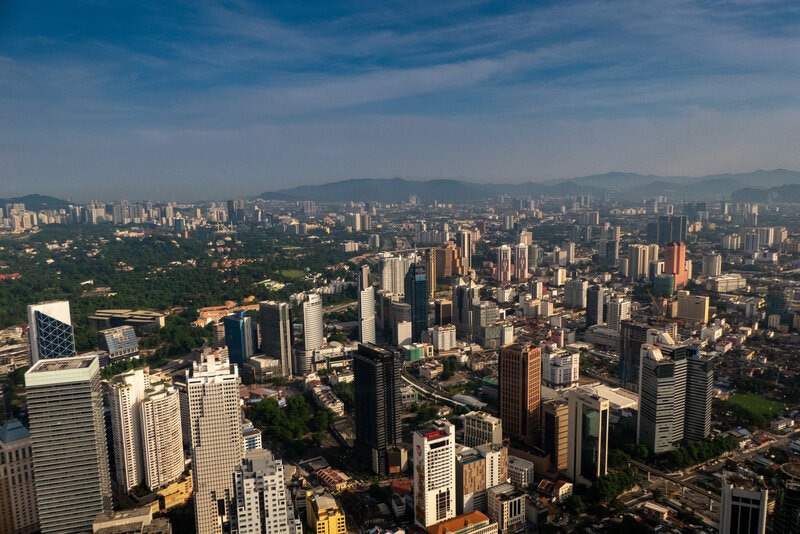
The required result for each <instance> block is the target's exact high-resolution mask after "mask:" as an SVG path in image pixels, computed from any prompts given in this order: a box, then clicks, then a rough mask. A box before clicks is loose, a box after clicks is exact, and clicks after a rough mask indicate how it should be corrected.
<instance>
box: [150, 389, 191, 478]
mask: <svg viewBox="0 0 800 534" xmlns="http://www.w3.org/2000/svg"><path fill="white" fill-rule="evenodd" d="M139 413H140V415H141V428H142V448H143V453H142V458H143V460H144V481H145V483H146V484H147V487H148V488H150V489H153V490H154V489H156V488H160V487H162V486H166V485H167V484H170V483H172V482H174V481H175V480H177V479H178V478H179V477H180V476H181V474H182V473H183V471H184V469H185V465H184V461H183V440H182V439H181V406H180V399H179V395H178V390H177V389H175V388H174V387H172V386H169V385H167V384H165V383H164V382H158V383H154V384H151V386H150V389H148V390H147V391H146V392H145V397H144V398H143V399H142V402H141V407H140V408H139Z"/></svg>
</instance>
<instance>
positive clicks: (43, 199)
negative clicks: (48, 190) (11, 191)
mask: <svg viewBox="0 0 800 534" xmlns="http://www.w3.org/2000/svg"><path fill="white" fill-rule="evenodd" d="M20 203H21V204H25V209H28V210H31V211H41V210H59V209H61V208H68V207H69V206H70V204H72V203H71V202H68V201H66V200H62V199H60V198H55V197H49V196H47V195H25V196H24V197H14V198H0V207H4V206H5V205H6V204H20Z"/></svg>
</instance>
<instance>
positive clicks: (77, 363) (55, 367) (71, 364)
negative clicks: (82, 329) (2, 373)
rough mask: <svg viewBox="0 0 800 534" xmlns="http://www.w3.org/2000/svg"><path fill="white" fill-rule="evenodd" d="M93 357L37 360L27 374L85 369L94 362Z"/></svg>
mask: <svg viewBox="0 0 800 534" xmlns="http://www.w3.org/2000/svg"><path fill="white" fill-rule="evenodd" d="M94 359H95V355H94V354H93V355H92V356H90V357H85V356H73V357H71V358H53V359H49V360H39V361H38V362H36V364H35V365H34V366H33V367H31V368H30V370H29V371H28V372H29V373H48V372H51V371H67V370H70V369H86V368H87V367H89V366H90V365H91V364H92V361H94Z"/></svg>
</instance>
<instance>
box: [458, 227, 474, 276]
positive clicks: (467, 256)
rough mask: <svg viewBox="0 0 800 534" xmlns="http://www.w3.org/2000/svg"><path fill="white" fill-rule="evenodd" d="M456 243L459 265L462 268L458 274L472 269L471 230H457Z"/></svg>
mask: <svg viewBox="0 0 800 534" xmlns="http://www.w3.org/2000/svg"><path fill="white" fill-rule="evenodd" d="M456 245H458V250H459V253H460V254H461V265H462V266H463V268H464V272H463V273H460V274H467V271H469V270H470V269H472V232H470V231H469V230H459V231H458V233H457V234H456Z"/></svg>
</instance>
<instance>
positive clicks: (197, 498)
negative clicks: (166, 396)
mask: <svg viewBox="0 0 800 534" xmlns="http://www.w3.org/2000/svg"><path fill="white" fill-rule="evenodd" d="M239 383H240V382H239V374H238V368H237V367H236V365H231V364H230V362H228V360H227V359H223V360H217V357H216V355H215V354H214V353H211V352H209V353H206V354H203V355H202V356H201V361H200V363H197V362H195V363H194V366H193V368H192V370H191V371H188V372H187V377H186V387H187V390H188V398H189V418H190V424H191V433H192V467H193V469H194V508H195V518H196V521H197V532H198V534H221V533H222V532H223V526H226V527H227V524H228V523H229V521H230V507H231V503H232V501H233V498H234V493H233V476H232V474H233V472H234V470H235V469H236V466H238V465H239V463H240V462H241V460H242V452H243V450H242V422H241V414H240V409H239ZM225 530H227V528H225Z"/></svg>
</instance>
